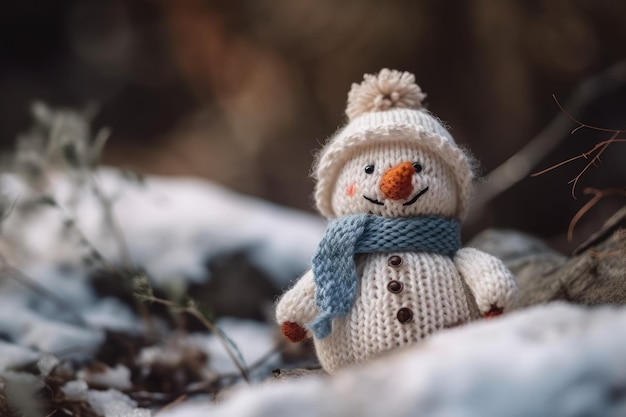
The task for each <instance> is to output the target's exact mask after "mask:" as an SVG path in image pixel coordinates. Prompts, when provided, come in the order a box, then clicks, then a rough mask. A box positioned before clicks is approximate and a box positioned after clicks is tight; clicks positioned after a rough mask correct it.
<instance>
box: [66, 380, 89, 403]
mask: <svg viewBox="0 0 626 417" xmlns="http://www.w3.org/2000/svg"><path fill="white" fill-rule="evenodd" d="M88 388H89V387H88V386H87V383H86V382H85V381H83V380H75V381H69V382H66V383H65V385H63V386H62V387H61V391H63V394H64V395H65V398H66V399H67V400H69V401H87V392H88V391H89V389H88Z"/></svg>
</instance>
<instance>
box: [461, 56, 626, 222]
mask: <svg viewBox="0 0 626 417" xmlns="http://www.w3.org/2000/svg"><path fill="white" fill-rule="evenodd" d="M624 84H626V60H622V61H620V62H618V63H617V64H614V65H613V66H611V67H610V68H608V69H607V70H605V71H603V72H601V73H599V74H597V75H595V76H594V77H592V78H589V79H588V80H586V81H585V82H583V83H582V84H580V86H579V87H578V88H577V89H576V91H575V92H574V94H573V96H572V98H571V100H570V101H569V102H568V104H567V108H568V109H569V113H568V112H560V113H559V114H557V116H556V117H555V118H554V119H552V121H551V122H550V123H549V124H548V125H547V126H546V127H545V128H543V129H542V130H541V131H540V132H539V133H538V134H537V135H536V136H535V137H534V138H533V139H532V140H531V141H530V142H528V143H527V144H526V145H525V146H524V147H523V148H522V149H520V150H519V151H518V152H517V153H516V154H515V155H513V156H511V157H510V158H509V159H507V160H506V161H505V162H504V163H502V164H501V165H500V166H498V167H497V168H495V169H494V170H493V171H491V172H490V173H489V174H488V175H487V176H486V177H485V180H484V181H483V182H482V183H481V184H479V186H478V189H477V192H476V197H475V199H474V201H473V205H472V212H471V213H470V214H471V217H472V218H473V219H476V216H477V215H478V214H479V213H481V212H482V209H483V208H484V207H485V206H486V205H487V204H488V203H489V202H490V201H491V200H493V199H494V198H495V197H496V196H497V195H499V194H500V193H502V192H503V191H505V190H507V189H508V188H510V187H511V186H512V185H514V184H516V183H517V182H519V181H520V180H521V179H522V178H524V177H526V176H527V175H528V174H529V173H530V172H531V170H532V168H533V167H534V166H536V165H537V164H538V163H539V162H540V161H541V160H542V159H543V158H544V157H545V156H546V155H547V154H548V153H550V152H551V151H552V150H553V149H554V148H556V146H557V145H558V144H559V143H560V142H561V140H562V139H563V137H565V135H566V134H567V132H570V131H571V117H570V116H571V115H572V114H579V113H580V112H581V111H582V110H583V109H584V108H585V107H586V106H587V105H588V104H589V103H590V102H592V101H594V100H596V99H598V98H599V97H601V96H603V95H604V94H606V93H607V92H609V91H614V90H615V89H617V88H619V87H621V86H622V85H624ZM579 128H580V125H579V126H578V127H577V128H575V129H574V131H576V130H578V129H579ZM599 130H600V129H599ZM612 132H614V131H612ZM472 218H470V219H469V221H471V220H472Z"/></svg>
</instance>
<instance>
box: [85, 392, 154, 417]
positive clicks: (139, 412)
mask: <svg viewBox="0 0 626 417" xmlns="http://www.w3.org/2000/svg"><path fill="white" fill-rule="evenodd" d="M87 401H88V402H89V405H91V408H92V409H93V411H94V412H96V413H97V414H98V415H100V416H103V417H150V415H151V413H150V410H147V409H142V408H136V407H137V403H136V402H135V401H133V400H132V399H130V397H128V396H127V395H126V394H123V393H121V392H119V391H117V390H114V389H109V390H107V391H95V390H89V391H88V392H87Z"/></svg>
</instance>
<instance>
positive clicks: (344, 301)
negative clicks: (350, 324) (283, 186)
mask: <svg viewBox="0 0 626 417" xmlns="http://www.w3.org/2000/svg"><path fill="white" fill-rule="evenodd" d="M460 247H461V238H460V225H459V222H458V221H457V220H450V219H445V218H443V217H439V216H423V217H411V218H403V217H380V216H374V215H368V214H357V215H350V216H344V217H340V218H338V219H336V220H333V221H332V222H331V223H330V224H329V225H328V228H327V229H326V233H325V235H324V237H323V238H322V241H321V242H320V244H319V246H318V247H317V252H316V253H315V255H314V256H313V261H312V264H313V276H314V280H315V303H316V304H317V307H318V308H319V314H318V316H317V317H316V318H315V320H313V322H312V323H310V324H309V325H308V327H309V328H310V329H311V330H312V331H313V333H314V334H315V337H317V338H318V339H323V338H325V337H326V336H328V334H329V333H330V330H331V321H332V319H334V318H336V317H342V316H345V315H346V314H348V312H349V311H350V308H352V304H353V302H354V299H355V298H356V292H357V288H358V283H359V277H358V276H357V272H356V264H355V263H354V255H355V254H357V253H378V252H433V253H438V254H442V255H447V256H450V257H452V256H454V254H455V253H456V251H457V250H459V248H460Z"/></svg>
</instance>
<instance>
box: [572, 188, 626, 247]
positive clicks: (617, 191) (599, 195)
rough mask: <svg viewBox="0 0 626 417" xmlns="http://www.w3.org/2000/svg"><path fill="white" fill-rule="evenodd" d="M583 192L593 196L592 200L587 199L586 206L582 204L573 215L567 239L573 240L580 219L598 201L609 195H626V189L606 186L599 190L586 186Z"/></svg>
mask: <svg viewBox="0 0 626 417" xmlns="http://www.w3.org/2000/svg"><path fill="white" fill-rule="evenodd" d="M583 194H586V195H591V194H593V197H592V198H591V200H589V201H587V203H585V205H584V206H582V207H581V208H580V209H579V210H578V211H577V212H576V214H575V215H574V217H572V220H571V221H570V223H569V227H568V229H567V240H568V241H570V242H571V241H572V240H573V239H574V228H575V227H576V225H577V224H578V221H579V220H580V219H581V218H582V217H583V216H584V215H585V214H586V213H587V212H588V211H589V210H590V209H591V208H592V207H593V206H595V205H596V204H597V203H598V201H600V200H602V199H603V198H604V197H607V196H609V195H624V196H626V190H624V189H622V188H605V189H603V190H598V189H597V188H591V187H588V188H585V189H584V190H583Z"/></svg>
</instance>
